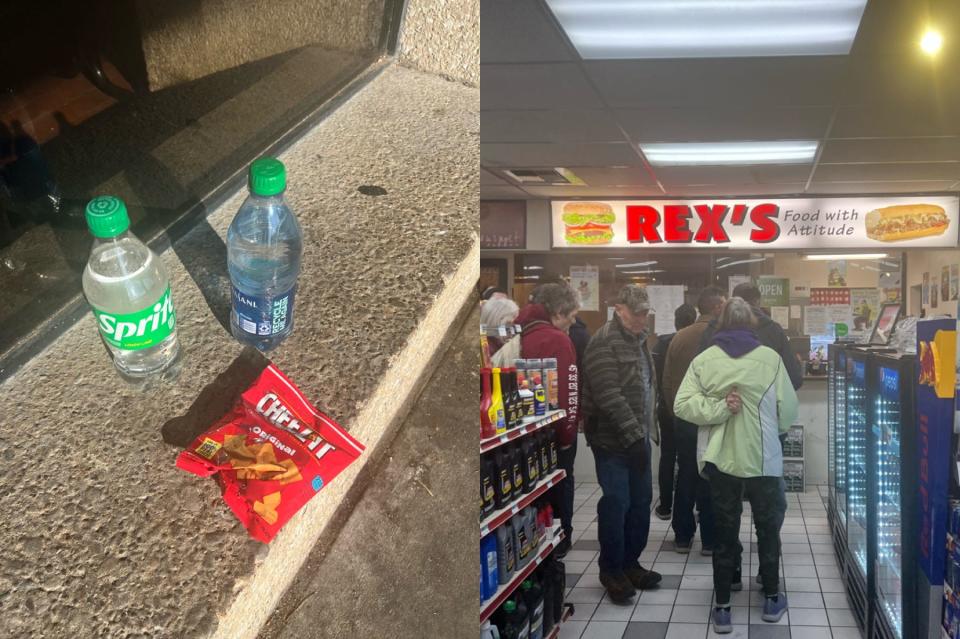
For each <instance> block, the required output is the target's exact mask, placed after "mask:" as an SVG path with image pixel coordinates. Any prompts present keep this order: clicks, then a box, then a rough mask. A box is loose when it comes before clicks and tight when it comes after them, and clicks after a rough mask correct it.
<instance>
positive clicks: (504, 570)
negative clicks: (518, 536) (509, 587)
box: [495, 521, 517, 585]
mask: <svg viewBox="0 0 960 639" xmlns="http://www.w3.org/2000/svg"><path fill="white" fill-rule="evenodd" d="M495 534H496V536H497V578H498V579H499V580H500V584H501V585H502V584H505V583H507V582H508V581H510V578H511V577H513V573H515V572H516V571H517V552H516V549H515V548H514V545H513V541H514V534H513V525H511V523H510V522H509V521H508V522H507V523H505V524H503V525H502V526H500V527H499V528H497V530H496V531H495Z"/></svg>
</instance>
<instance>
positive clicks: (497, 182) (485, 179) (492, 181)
mask: <svg viewBox="0 0 960 639" xmlns="http://www.w3.org/2000/svg"><path fill="white" fill-rule="evenodd" d="M509 185H510V184H509V183H508V182H507V181H505V180H503V179H501V178H499V177H497V176H496V175H494V174H493V173H491V172H490V171H488V170H486V169H483V168H481V169H480V186H509Z"/></svg>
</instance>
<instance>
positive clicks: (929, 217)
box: [552, 195, 958, 249]
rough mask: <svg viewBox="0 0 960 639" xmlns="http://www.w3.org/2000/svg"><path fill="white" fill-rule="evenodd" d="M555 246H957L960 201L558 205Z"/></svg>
mask: <svg viewBox="0 0 960 639" xmlns="http://www.w3.org/2000/svg"><path fill="white" fill-rule="evenodd" d="M552 209H553V212H552V213H553V246H554V247H557V248H561V247H562V248H566V247H572V248H591V247H592V248H606V247H618V248H624V247H633V246H643V245H646V246H648V247H650V248H654V247H655V248H667V247H670V248H672V247H677V248H684V247H711V246H712V247H724V248H733V249H750V248H767V249H812V248H820V249H830V248H838V249H839V248H843V249H850V248H880V247H884V248H891V249H892V248H894V245H895V246H896V248H898V249H899V248H910V247H950V246H956V245H957V235H958V197H957V196H953V195H937V196H910V197H862V198H782V199H750V200H682V201H653V200H632V201H631V200H608V201H589V202H587V201H554V202H552Z"/></svg>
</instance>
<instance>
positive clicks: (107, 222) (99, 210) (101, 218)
mask: <svg viewBox="0 0 960 639" xmlns="http://www.w3.org/2000/svg"><path fill="white" fill-rule="evenodd" d="M86 216H87V226H89V227H90V232H91V233H93V236H94V237H116V236H118V235H120V234H121V233H123V232H124V231H126V230H127V229H128V228H130V217H129V216H128V215H127V205H126V204H124V203H123V200H121V199H120V198H118V197H113V196H112V195H101V196H99V197H95V198H93V199H92V200H90V201H89V202H88V203H87V209H86Z"/></svg>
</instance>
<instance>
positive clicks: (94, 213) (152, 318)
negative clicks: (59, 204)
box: [82, 195, 180, 377]
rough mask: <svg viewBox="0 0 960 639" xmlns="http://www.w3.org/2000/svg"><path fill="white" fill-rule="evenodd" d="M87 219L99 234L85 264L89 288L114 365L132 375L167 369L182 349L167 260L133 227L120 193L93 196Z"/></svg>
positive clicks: (85, 281)
mask: <svg viewBox="0 0 960 639" xmlns="http://www.w3.org/2000/svg"><path fill="white" fill-rule="evenodd" d="M86 219H87V226H88V227H89V228H90V233H92V234H93V237H94V238H95V239H94V242H93V248H91V249H90V257H89V258H88V259H87V266H86V267H85V268H84V269H83V278H82V279H83V293H84V295H86V297H87V302H88V303H89V304H90V306H91V307H92V309H93V314H94V316H95V317H96V319H97V325H98V326H99V328H100V336H101V337H102V338H103V342H104V344H106V346H107V350H108V351H109V352H110V355H111V356H112V357H113V365H114V366H115V367H116V368H117V370H119V371H120V372H121V373H123V374H124V375H127V376H128V377H147V376H149V375H153V374H155V373H160V372H162V371H164V370H166V369H167V368H169V367H170V366H171V365H172V364H173V363H174V362H175V361H176V359H177V356H178V354H179V353H180V341H179V340H178V339H177V327H176V324H177V314H176V313H175V312H174V309H173V301H172V298H171V297H170V278H169V277H168V276H167V271H166V269H165V268H164V267H163V263H162V262H161V261H160V258H158V257H157V254H156V253H154V252H153V251H152V250H151V249H150V247H148V246H147V245H146V244H144V243H143V242H141V241H140V240H139V239H138V238H137V237H136V236H135V235H134V234H133V233H131V232H130V217H129V216H128V215H127V206H126V205H125V204H124V203H123V201H122V200H120V199H119V198H115V197H112V196H109V195H102V196H100V197H97V198H94V199H92V200H90V202H89V203H88V204H87V207H86Z"/></svg>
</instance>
